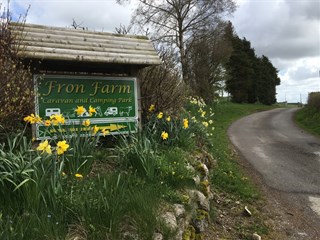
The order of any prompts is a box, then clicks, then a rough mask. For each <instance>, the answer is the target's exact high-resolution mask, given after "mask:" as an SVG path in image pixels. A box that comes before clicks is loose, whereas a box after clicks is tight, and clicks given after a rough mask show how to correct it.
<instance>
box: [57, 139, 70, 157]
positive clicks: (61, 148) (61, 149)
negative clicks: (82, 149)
mask: <svg viewBox="0 0 320 240" xmlns="http://www.w3.org/2000/svg"><path fill="white" fill-rule="evenodd" d="M68 148H69V144H67V142H66V141H65V140H64V141H59V142H58V143H57V153H58V155H61V154H63V153H64V152H65V151H67V150H68Z"/></svg>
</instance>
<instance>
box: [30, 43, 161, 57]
mask: <svg viewBox="0 0 320 240" xmlns="http://www.w3.org/2000/svg"><path fill="white" fill-rule="evenodd" d="M28 52H30V53H33V52H38V53H43V54H47V53H49V54H50V53H57V54H63V55H66V54H69V55H73V56H78V55H79V56H95V57H100V56H101V57H112V58H114V57H119V58H142V59H143V58H146V59H149V58H152V59H153V58H155V59H159V57H158V55H157V54H155V53H152V54H150V53H149V54H148V55H145V54H139V52H137V53H134V54H128V53H110V52H94V51H81V50H70V49H60V48H44V47H30V46H27V47H26V49H25V53H26V54H27V55H29V54H28Z"/></svg>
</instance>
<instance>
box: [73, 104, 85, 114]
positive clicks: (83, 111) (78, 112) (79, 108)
mask: <svg viewBox="0 0 320 240" xmlns="http://www.w3.org/2000/svg"><path fill="white" fill-rule="evenodd" d="M74 111H75V112H76V113H77V115H78V116H82V115H83V114H84V113H85V112H86V109H85V108H84V107H83V106H78V107H77V109H76V110H74Z"/></svg>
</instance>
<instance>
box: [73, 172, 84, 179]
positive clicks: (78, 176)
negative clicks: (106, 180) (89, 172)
mask: <svg viewBox="0 0 320 240" xmlns="http://www.w3.org/2000/svg"><path fill="white" fill-rule="evenodd" d="M74 176H75V177H76V178H79V179H81V178H83V176H82V174H80V173H76V174H75V175H74Z"/></svg>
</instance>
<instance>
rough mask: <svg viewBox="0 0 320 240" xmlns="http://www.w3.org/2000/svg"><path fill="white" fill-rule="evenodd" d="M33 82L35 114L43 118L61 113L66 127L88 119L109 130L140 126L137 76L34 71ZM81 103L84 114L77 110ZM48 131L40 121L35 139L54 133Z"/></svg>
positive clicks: (126, 131)
mask: <svg viewBox="0 0 320 240" xmlns="http://www.w3.org/2000/svg"><path fill="white" fill-rule="evenodd" d="M34 82H35V92H36V99H35V100H36V101H35V102H36V114H38V115H39V116H40V117H41V118H42V119H49V118H50V116H52V115H59V114H62V115H63V116H64V117H65V118H66V122H65V125H66V126H65V127H67V128H68V127H70V128H72V127H73V126H74V125H75V124H78V125H79V124H81V122H82V121H84V120H87V119H89V120H90V123H91V125H93V126H97V127H99V128H103V129H106V130H108V132H109V133H110V134H120V133H128V132H136V130H137V123H138V97H137V80H136V78H129V77H94V76H63V75H35V76H34ZM78 107H83V108H84V110H83V113H81V115H78V114H77V113H76V111H75V110H76V109H77V108H78ZM89 109H95V112H94V113H91V112H90V111H89ZM46 134H48V131H46V127H45V126H44V125H42V124H37V125H36V130H35V137H36V139H44V138H48V137H52V136H50V135H49V136H48V135H46ZM52 135H54V133H52Z"/></svg>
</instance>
